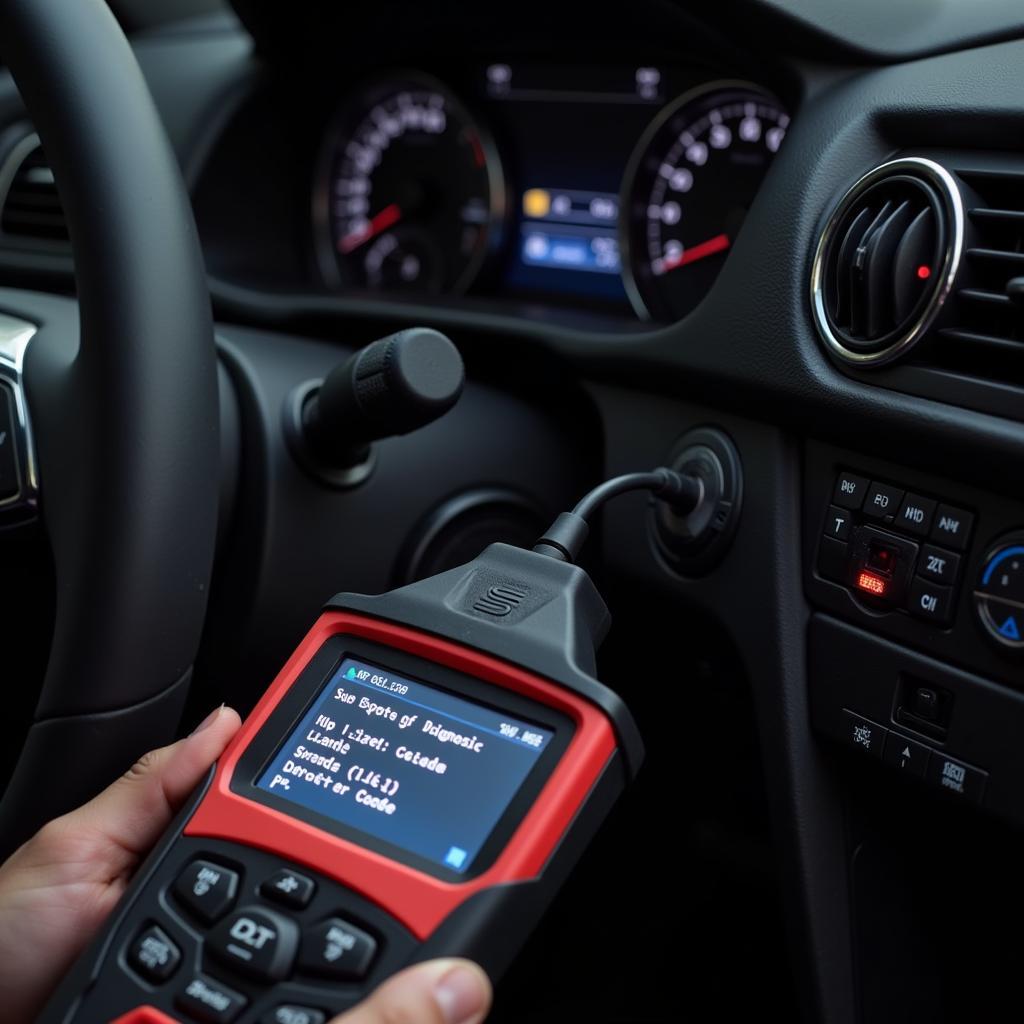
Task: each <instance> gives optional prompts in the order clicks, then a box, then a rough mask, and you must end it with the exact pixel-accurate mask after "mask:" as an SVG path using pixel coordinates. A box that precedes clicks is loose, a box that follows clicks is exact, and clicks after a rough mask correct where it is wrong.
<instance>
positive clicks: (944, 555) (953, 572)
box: [917, 544, 960, 587]
mask: <svg viewBox="0 0 1024 1024" xmlns="http://www.w3.org/2000/svg"><path fill="white" fill-rule="evenodd" d="M959 570H960V556H959V555H956V554H954V553H953V552H952V551H945V550H943V549H942V548H937V547H935V546H934V545H933V544H925V546H924V547H923V548H921V554H920V556H919V558H918V560H917V572H918V575H920V576H923V577H924V578H925V579H926V580H932V582H934V583H942V584H945V585H946V586H947V587H951V586H953V584H954V583H955V582H956V576H957V572H959Z"/></svg>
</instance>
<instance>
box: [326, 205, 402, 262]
mask: <svg viewBox="0 0 1024 1024" xmlns="http://www.w3.org/2000/svg"><path fill="white" fill-rule="evenodd" d="M401 219H402V211H401V208H400V207H399V206H398V204H397V203H392V204H391V205H390V206H385V207H384V209H383V210H381V211H380V213H378V214H377V216H376V217H374V218H373V220H370V221H367V222H366V226H365V227H361V228H360V229H359V230H358V231H350V232H349V233H348V234H347V235H345V237H344V238H342V239H340V240H339V242H338V249H339V251H340V252H341V253H343V254H344V255H346V256H347V255H348V254H349V253H350V252H351V251H352V250H353V249H358V248H359V246H361V245H362V244H363V242H368V241H369V240H370V239H371V238H374V237H376V236H377V235H379V234H380V233H381V232H382V231H387V229H388V228H389V227H391V225H392V224H397V223H398V221H400V220H401Z"/></svg>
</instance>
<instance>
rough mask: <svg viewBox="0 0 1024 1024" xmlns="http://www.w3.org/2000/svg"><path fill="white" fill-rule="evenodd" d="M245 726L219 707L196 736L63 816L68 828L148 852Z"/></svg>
mask: <svg viewBox="0 0 1024 1024" xmlns="http://www.w3.org/2000/svg"><path fill="white" fill-rule="evenodd" d="M240 725H241V720H240V719H239V717H238V713H237V712H236V711H234V710H232V709H231V708H228V707H223V706H221V707H219V708H217V709H216V710H214V711H212V712H211V713H210V714H209V715H208V716H207V717H206V718H205V719H204V720H203V722H202V723H201V724H200V725H199V727H198V728H197V729H196V730H195V732H193V733H192V734H191V735H190V736H186V737H185V738H184V739H181V740H178V742H177V743H172V744H171V745H170V746H168V747H160V748H159V749H158V750H152V751H150V752H149V753H148V754H143V755H142V757H140V758H139V760H138V761H136V762H135V764H134V765H132V767H131V768H129V769H128V771H127V772H125V774H124V775H122V776H121V777H120V778H119V779H118V780H117V781H116V782H114V783H113V784H112V785H110V786H108V787H107V788H106V789H105V790H103V792H102V793H100V794H99V795H98V796H95V797H94V798H93V799H92V800H90V801H89V802H88V803H86V804H83V805H82V806H81V807H79V808H78V809H77V810H74V811H72V812H71V813H70V814H66V815H65V816H64V817H63V818H62V819H60V823H61V826H62V828H63V829H70V830H77V829H84V830H88V831H91V832H96V833H99V834H101V835H103V836H104V837H105V838H107V839H109V840H111V841H113V842H115V843H116V844H117V845H118V846H121V847H122V848H124V849H127V850H130V851H132V852H133V853H137V854H140V855H141V854H144V853H147V852H148V851H149V849H150V848H151V847H152V846H153V845H154V844H155V843H156V841H157V839H159V838H160V835H161V834H162V833H163V831H164V829H166V828H167V826H168V825H169V824H170V823H171V819H172V818H173V817H174V815H175V813H176V812H177V810H178V808H179V807H181V805H182V804H183V803H184V802H185V800H186V799H187V797H188V795H189V793H191V792H192V790H193V789H195V787H196V786H197V785H199V783H200V781H201V780H202V778H203V776H204V775H205V774H206V772H207V771H208V770H209V768H210V765H212V764H213V762H214V761H216V760H217V758H218V757H220V755H221V754H222V753H223V752H224V748H225V747H226V746H227V745H228V742H229V741H230V740H231V738H232V736H234V735H235V733H236V732H237V731H238V728H239V726H240Z"/></svg>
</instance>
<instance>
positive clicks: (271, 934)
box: [206, 907, 299, 981]
mask: <svg viewBox="0 0 1024 1024" xmlns="http://www.w3.org/2000/svg"><path fill="white" fill-rule="evenodd" d="M298 945H299V926H298V925H297V924H296V923H295V922H294V921H293V920H292V919H291V918H290V917H285V916H284V914H279V913H278V912H277V911H276V910H267V909H266V908H264V907H241V908H240V909H239V910H236V911H235V912H234V913H233V914H232V915H231V916H230V917H227V918H225V919H224V920H223V921H221V923H220V924H219V925H217V927H216V928H214V930H213V931H212V932H210V936H209V938H208V939H207V940H206V948H207V950H208V951H209V953H210V955H211V956H213V957H215V958H216V959H217V960H219V961H220V962H221V963H223V964H226V965H227V966H229V967H231V968H233V969H234V970H236V971H238V973H239V974H244V975H245V976H246V977H249V978H255V979H256V980H257V981H280V980H281V979H282V978H285V977H287V975H288V972H289V971H290V970H291V969H292V964H293V963H294V961H295V951H296V949H298Z"/></svg>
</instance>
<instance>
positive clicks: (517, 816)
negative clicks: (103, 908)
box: [41, 506, 643, 1024]
mask: <svg viewBox="0 0 1024 1024" xmlns="http://www.w3.org/2000/svg"><path fill="white" fill-rule="evenodd" d="M578 507H579V506H578ZM566 516H569V517H572V516H573V513H567V514H566ZM566 516H563V517H560V520H559V521H556V524H555V527H553V528H552V531H550V532H549V534H548V535H547V536H546V537H545V538H542V540H541V541H540V542H539V543H538V546H537V547H536V548H535V549H534V551H526V550H522V549H519V548H513V547H509V546H507V545H502V544H495V545H492V546H491V547H489V548H488V549H487V550H486V551H485V552H484V553H483V554H482V555H481V556H480V557H479V558H478V559H476V560H475V561H474V562H471V563H469V564H468V565H465V566H462V567H460V568H457V569H453V570H450V571H448V572H445V573H442V574H440V575H438V576H435V577H432V578H431V579H428V580H424V581H422V582H419V583H415V584H412V585H410V586H407V587H404V588H402V589H399V590H395V591H392V592H390V593H387V594H384V595H381V596H378V597H364V596H359V595H341V596H339V597H337V598H335V599H334V600H333V601H331V602H330V603H329V605H328V606H327V608H326V610H325V611H324V614H323V615H322V616H321V618H320V619H319V620H318V621H317V622H316V624H315V625H314V626H313V628H312V630H311V631H310V632H309V634H308V635H307V636H306V637H305V639H304V640H303V641H302V643H301V644H300V646H299V648H298V649H297V650H296V651H295V653H294V654H293V655H292V657H291V658H290V659H289V661H288V662H287V664H286V665H285V666H284V668H283V669H282V670H281V672H280V674H279V675H278V676H277V678H276V679H275V680H274V682H273V683H272V684H271V686H270V688H269V689H268V690H267V692H266V693H265V695H264V696H263V698H262V699H261V700H260V702H259V703H258V704H257V705H256V707H255V709H254V710H253V711H252V713H251V714H250V715H249V717H248V718H247V720H246V721H245V724H244V725H243V726H242V728H241V730H240V732H239V733H238V735H237V736H236V737H235V739H234V740H233V742H232V743H231V745H230V746H229V747H228V749H227V750H226V751H225V753H224V755H223V756H222V757H221V759H220V761H219V762H218V764H217V765H216V766H215V768H214V770H213V771H212V772H211V775H210V777H209V778H208V779H207V780H206V782H205V783H204V785H202V786H200V787H199V790H198V791H197V792H196V793H195V794H194V795H193V797H192V798H191V799H190V801H189V804H188V806H186V807H185V808H183V810H182V811H181V812H180V814H179V815H178V817H177V819H176V821H175V823H174V824H173V826H172V827H171V828H170V830H169V831H168V833H167V834H166V835H165V836H164V838H163V839H162V840H161V842H160V844H159V845H158V847H157V848H156V849H155V850H154V851H153V853H152V854H151V856H150V857H149V859H148V860H147V861H146V863H145V864H144V865H143V866H142V868H141V869H140V870H139V872H138V874H137V876H136V878H135V879H134V880H133V882H132V885H131V887H130V889H129V891H128V893H127V894H126V896H125V898H124V899H123V900H122V902H121V904H120V905H119V907H118V909H117V910H116V911H115V913H114V915H113V918H112V920H111V921H110V922H109V924H108V926H107V928H106V929H105V931H104V933H103V934H102V935H101V936H100V937H99V938H98V939H96V940H95V941H94V943H93V944H92V946H91V947H90V948H89V949H88V950H87V951H86V952H85V953H84V954H83V956H82V957H81V958H80V960H79V961H78V963H77V964H76V966H75V967H74V969H73V970H72V971H71V972H70V973H69V975H68V976H67V977H66V978H65V980H64V982H63V984H62V985H61V987H60V988H59V989H58V991H57V993H56V994H55V996H54V998H53V999H52V1001H51V1003H50V1004H49V1006H48V1007H47V1009H46V1010H45V1011H44V1014H43V1017H42V1018H41V1019H42V1020H43V1021H45V1022H47V1024H52V1022H58V1021H59V1022H62V1024H64V1022H72V1021H84V1022H89V1024H94V1022H99V1021H117V1022H118V1024H167V1022H168V1021H172V1022H192V1021H195V1022H205V1024H210V1022H217V1024H236V1022H237V1024H250V1022H252V1024H257V1022H258V1024H323V1022H324V1021H326V1020H328V1019H329V1018H330V1017H331V1016H332V1015H333V1014H335V1013H337V1012H340V1011H341V1010H344V1009H345V1008H347V1007H349V1006H351V1005H353V1004H354V1003H356V1002H358V1001H359V1000H360V999H361V998H362V997H363V996H365V995H366V994H368V992H369V991H370V990H371V989H372V988H374V987H376V985H377V984H379V983H380V982H381V981H382V980H383V979H384V978H386V977H388V976H389V975H391V974H393V973H395V972H396V971H397V970H399V969H401V968H402V967H403V966H405V965H407V964H409V963H411V962H415V961H417V960H424V959H428V958H432V957H435V956H440V955H459V956H468V957H471V958H473V959H475V960H477V961H478V962H479V963H481V964H482V965H483V966H484V968H485V969H486V970H487V971H488V972H489V973H490V974H491V976H492V977H497V976H499V975H500V974H501V973H502V971H503V970H504V969H505V967H506V966H507V964H508V962H509V961H510V960H511V958H512V956H513V955H514V954H515V953H516V951H517V950H518V949H519V947H520V946H521V944H522V943H523V941H524V940H525V939H526V937H527V936H528V935H529V933H530V931H531V929H532V928H533V927H534V926H535V924H536V923H537V920H538V919H539V917H540V916H541V914H542V913H543V912H544V910H545V909H546V907H547V905H548V903H549V902H550V901H551V899H552V897H553V896H554V895H555V893H556V892H557V890H558V888H559V887H560V885H561V884H562V882H563V880H564V879H565V877H566V875H567V873H568V871H569V870H570V869H571V868H572V866H573V865H574V864H575V862H576V860H577V859H578V857H579V855H580V854H581V853H582V851H583V850H584V849H585V847H586V845H587V843H588V842H589V840H590V839H591V837H592V835H593V834H594V832H595V830H596V829H597V827H598V826H599V824H600V823H601V822H602V820H603V819H604V817H605V816H606V814H607V812H608V810H609V809H610V808H611V806H612V804H613V802H614V801H615V799H616V798H617V796H618V795H619V793H620V792H621V791H622V790H623V788H624V787H625V785H626V784H627V782H628V781H629V780H630V779H631V778H632V776H633V775H634V774H635V772H636V770H637V768H638V767H639V764H640V761H641V759H642V756H643V749H642V745H641V742H640V739H639V736H638V733H637V731H636V727H635V724H634V722H633V720H632V718H631V717H630V715H629V712H628V711H627V709H626V707H625V705H624V704H623V703H622V701H621V700H620V699H619V698H618V697H617V696H616V694H614V693H613V692H612V691H611V690H609V689H607V688H606V687H604V686H603V685H602V684H601V683H599V682H598V681H597V680H596V679H595V678H594V670H595V651H596V648H597V646H598V645H599V643H600V641H601V640H602V639H603V636H604V634H605V632H606V630H607V628H608V624H609V616H608V611H607V608H606V606H605V604H604V602H603V600H602V599H601V597H600V595H599V594H598V592H597V590H596V588H595V587H594V585H593V583H592V582H591V580H590V578H589V577H588V576H587V574H586V573H585V572H584V571H583V570H582V569H580V568H579V567H577V566H575V565H573V564H572V561H571V559H572V556H573V555H574V553H575V548H577V547H578V543H582V538H583V536H585V526H582V527H581V526H580V524H582V523H583V519H582V518H580V517H579V516H577V517H576V519H577V520H578V522H576V523H572V522H569V521H568V520H566ZM563 520H566V521H565V522H563ZM560 523H561V525H559V524H560ZM573 530H575V531H576V533H577V540H578V543H576V541H574V540H573V539H572V538H571V537H569V534H571V533H572V532H573ZM581 531H582V532H581Z"/></svg>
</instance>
